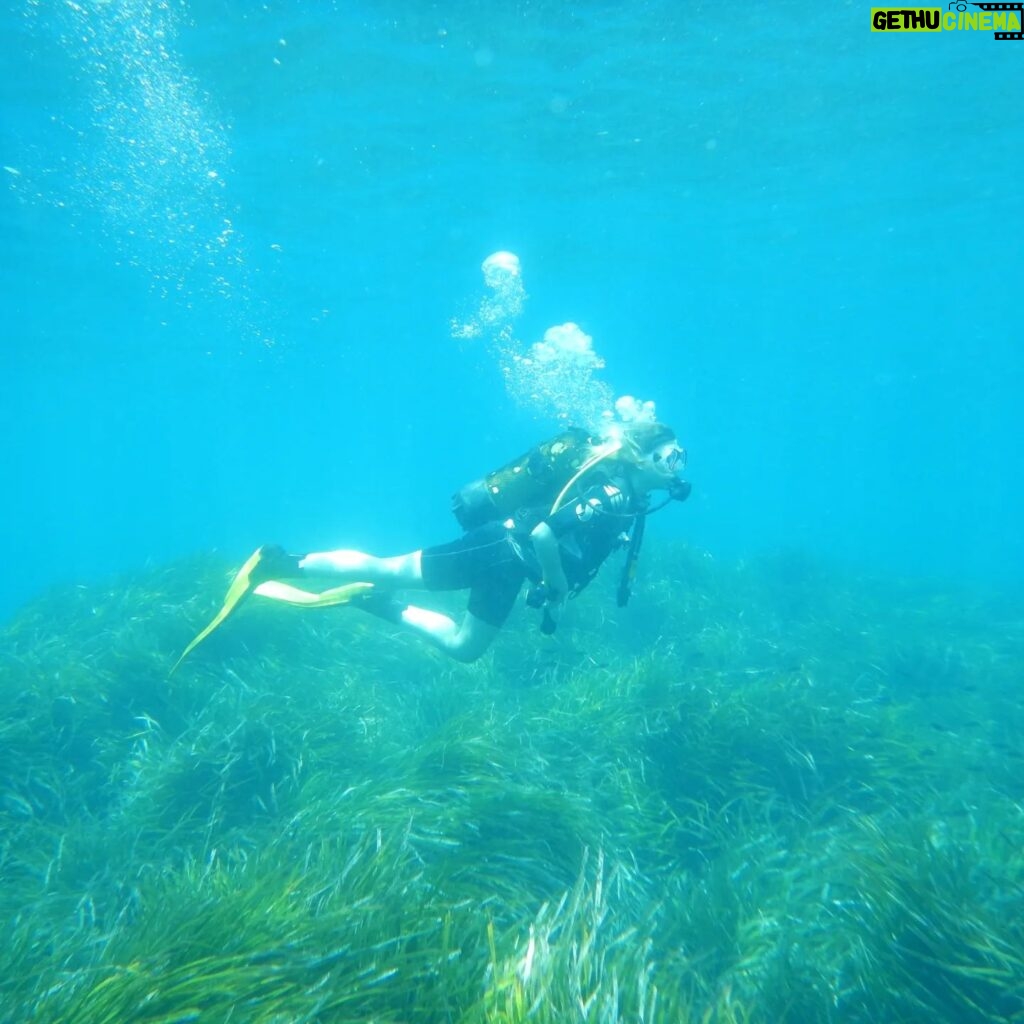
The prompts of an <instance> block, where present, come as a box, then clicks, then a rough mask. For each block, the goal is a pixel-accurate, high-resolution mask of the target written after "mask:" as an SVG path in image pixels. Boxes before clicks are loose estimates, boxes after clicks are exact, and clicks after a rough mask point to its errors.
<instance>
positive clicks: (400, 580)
mask: <svg viewBox="0 0 1024 1024" xmlns="http://www.w3.org/2000/svg"><path fill="white" fill-rule="evenodd" d="M421 556H422V552H421V551H412V552H410V553H409V554H407V555H393V556H391V557H388V558H377V557H376V556H375V555H368V554H366V553H364V552H362V551H350V550H347V549H343V550H340V551H315V552H313V553H312V554H308V555H303V556H301V557H300V558H299V560H298V569H299V572H300V574H301V575H302V576H303V577H306V576H319V577H325V578H329V579H332V580H337V581H339V582H341V583H373V584H375V585H377V586H383V587H396V588H397V587H420V586H422V585H423V571H422V569H421Z"/></svg>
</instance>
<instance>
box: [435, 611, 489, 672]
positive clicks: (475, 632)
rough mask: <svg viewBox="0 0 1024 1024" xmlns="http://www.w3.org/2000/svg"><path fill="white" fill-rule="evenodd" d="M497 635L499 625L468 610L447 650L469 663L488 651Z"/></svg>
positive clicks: (458, 659) (464, 662)
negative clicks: (479, 617)
mask: <svg viewBox="0 0 1024 1024" xmlns="http://www.w3.org/2000/svg"><path fill="white" fill-rule="evenodd" d="M497 635H498V627H497V626H492V625H491V624H490V623H489V622H484V621H483V620H482V619H478V618H477V617H476V616H475V615H472V614H471V613H469V612H467V613H466V617H465V618H464V619H463V620H462V625H461V626H460V627H459V631H458V633H457V634H456V635H455V638H454V640H453V641H452V642H451V643H450V644H449V645H448V646H447V651H448V653H449V654H450V655H451V656H452V657H453V658H454V659H455V660H456V661H461V662H463V664H467V665H468V664H469V663H470V662H474V661H476V660H477V659H478V658H480V657H481V656H482V655H483V654H485V653H486V651H487V649H488V648H489V647H490V646H491V644H492V643H493V642H494V638H495V637H496V636H497Z"/></svg>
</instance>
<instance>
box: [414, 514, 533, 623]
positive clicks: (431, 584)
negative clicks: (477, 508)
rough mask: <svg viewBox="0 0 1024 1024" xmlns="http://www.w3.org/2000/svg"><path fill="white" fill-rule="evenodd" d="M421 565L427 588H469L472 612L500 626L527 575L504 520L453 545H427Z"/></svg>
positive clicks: (479, 617) (471, 532) (474, 532)
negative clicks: (503, 524) (502, 522)
mask: <svg viewBox="0 0 1024 1024" xmlns="http://www.w3.org/2000/svg"><path fill="white" fill-rule="evenodd" d="M421 566H422V570H423V585H424V587H426V589H427V590H468V591H469V606H468V611H469V612H470V614H471V615H473V616H475V617H476V618H478V619H481V620H482V621H483V622H486V623H488V624H489V625H491V626H499V627H500V626H501V625H503V624H504V622H505V620H506V619H507V618H508V616H509V612H511V611H512V608H513V607H514V605H515V603H516V598H517V597H518V595H519V589H520V587H522V585H523V581H524V580H525V579H526V578H527V572H526V566H525V564H524V562H523V558H522V555H521V554H520V548H519V545H518V544H517V543H516V541H515V540H514V539H513V537H512V534H511V533H510V532H509V531H508V530H507V529H506V528H505V527H504V526H502V524H501V523H487V524H485V525H484V526H479V527H477V528H476V529H475V530H470V531H468V532H467V533H465V534H464V535H463V536H462V537H460V538H459V539H458V540H455V541H452V542H451V543H450V544H438V545H436V546H435V547H430V548H424V549H423V556H422V562H421Z"/></svg>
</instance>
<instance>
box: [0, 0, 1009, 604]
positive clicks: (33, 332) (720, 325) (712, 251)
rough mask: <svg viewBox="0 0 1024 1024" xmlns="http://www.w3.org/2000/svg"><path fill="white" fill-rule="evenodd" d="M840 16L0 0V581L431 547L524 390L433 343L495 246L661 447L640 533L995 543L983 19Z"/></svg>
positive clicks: (472, 290) (996, 406) (824, 547)
mask: <svg viewBox="0 0 1024 1024" xmlns="http://www.w3.org/2000/svg"><path fill="white" fill-rule="evenodd" d="M868 10H869V8H868V5H865V4H858V3H849V4H841V5H836V4H827V5H826V4H814V3H810V2H806V0H800V2H795V0H794V2H786V3H779V4H773V5H770V6H769V7H766V8H765V9H759V8H756V7H750V6H747V7H733V8H728V9H725V8H723V7H722V6H721V5H713V4H686V5H683V4H677V3H675V2H647V3H640V2H633V3H626V4H616V5H613V4H606V3H599V2H592V3H584V4H579V5H568V6H567V5H565V4H562V3H554V2H551V3H525V2H520V3H503V4H494V5H490V4H488V5H484V4H478V5H463V4H431V5H426V4H414V3H411V2H409V0H405V2H403V3H399V2H376V3H358V4H357V3H337V4H327V3H322V4H321V3H300V2H291V3H284V2H281V3H268V4H262V5H259V7H258V9H256V5H251V4H247V3H241V2H238V0H233V2H217V3H213V2H211V0H205V2H193V3H188V4H185V3H177V2H169V3H158V2H155V0H150V2H141V0H139V2H135V0H125V2H123V3H104V2H100V0H81V3H80V4H79V5H77V6H76V5H71V4H58V3H53V4H40V3H33V2H29V0H19V2H15V3H9V4H8V5H6V7H5V9H4V11H3V13H2V15H0V17H2V27H3V34H4V38H5V40H6V43H5V45H4V47H3V48H2V51H0V62H2V72H3V74H2V80H3V82H4V86H3V93H2V96H3V100H2V102H3V119H2V120H3V128H2V131H3V135H2V139H3V153H2V161H0V162H2V164H3V165H5V168H6V169H5V170H3V171H2V172H0V175H2V177H3V187H2V189H0V223H2V225H3V235H2V237H3V240H4V244H3V250H2V252H3V257H2V258H3V266H2V274H0V308H2V314H3V323H4V340H3V343H2V345H0V431H2V437H3V470H4V472H3V480H4V484H3V500H2V502H0V531H2V534H0V535H2V536H3V538H4V546H5V554H4V564H5V571H4V573H3V575H2V578H0V614H3V615H9V614H11V613H12V612H13V611H15V610H16V609H17V608H18V607H19V606H20V605H22V604H23V603H24V602H25V601H27V600H29V599H31V598H32V596H33V595H35V594H37V593H39V592H41V591H43V590H45V589H46V588H48V587H49V586H51V585H53V584H57V583H67V582H89V583H94V582H98V581H103V580H106V579H108V578H113V577H114V576H115V575H116V574H117V573H120V572H125V571H131V570H133V569H136V568H138V567H140V566H142V565H144V564H147V563H149V562H153V561H155V562H163V561H167V560H171V559H175V558H178V557H180V556H185V555H188V554H190V553H193V552H197V551H208V550H210V549H219V550H221V551H223V552H225V553H226V554H227V555H230V556H231V557H232V558H236V559H240V558H242V557H244V555H245V554H247V553H248V551H250V550H251V549H252V548H253V547H254V546H255V545H256V544H258V543H260V542H263V541H268V540H275V541H279V542H281V543H284V544H285V545H286V546H288V547H290V548H292V549H293V550H308V549H314V548H323V547H329V546H333V547H336V546H341V545H345V546H348V545H355V546H363V547H367V548H370V549H371V550H374V551H376V552H378V553H385V552H391V551H399V550H404V549H409V548H413V547H417V546H420V545H422V544H426V543H433V542H438V541H442V540H446V539H448V538H449V537H450V536H451V535H452V534H453V533H454V532H455V524H454V520H452V519H451V517H450V513H449V510H448V497H449V495H450V494H451V492H452V491H453V490H455V489H456V488H457V487H458V486H460V485H461V484H463V483H465V482H466V481H467V480H469V479H472V478H474V477H476V476H478V475H480V474H481V473H483V472H485V471H487V470H489V469H492V468H494V466H495V465H496V464H500V463H503V462H504V461H506V460H507V459H508V458H510V457H512V456H514V455H516V454H518V453H519V451H520V450H522V449H523V448H525V447H528V446H529V445H530V444H532V443H533V442H534V441H535V440H537V439H539V438H541V437H543V436H545V435H547V434H550V433H552V432H553V431H554V430H555V429H557V426H558V424H557V423H555V422H554V421H553V420H552V419H551V418H550V417H547V416H545V415H542V414H541V413H540V411H539V410H537V409H531V408H530V407H529V405H526V406H524V405H523V404H522V403H517V402H516V401H514V400H513V399H512V398H511V397H510V396H509V394H508V393H507V391H506V388H505V383H504V380H503V377H502V373H501V369H500V366H499V362H498V360H497V359H496V357H495V354H494V352H493V350H492V348H490V347H489V346H488V345H487V343H486V342H485V341H484V342H480V343H478V344H477V343H472V342H464V341H457V340H455V339H453V338H452V336H451V322H452V320H453V318H458V317H461V316H465V315H467V311H469V312H471V311H472V310H473V309H474V308H475V307H476V305H477V304H478V303H479V302H480V301H481V297H482V296H483V295H484V294H485V289H484V285H483V279H482V276H481V271H480V264H481V262H482V260H483V259H484V257H486V256H487V255H488V254H489V253H491V252H493V251H495V250H498V249H507V250H511V251H513V252H515V253H517V254H518V256H519V258H520V260H521V262H522V268H523V281H524V282H525V286H526V290H527V292H528V294H529V298H528V300H527V302H526V305H525V308H524V311H523V313H522V315H521V316H520V317H519V318H518V320H516V322H515V324H514V330H515V334H516V337H517V338H519V339H521V340H522V341H523V342H524V343H525V344H527V345H528V344H530V343H532V342H533V341H536V340H539V339H540V337H541V336H542V335H543V333H544V331H545V330H546V329H547V328H548V327H549V326H551V325H554V324H560V323H563V322H565V321H574V322H576V323H578V324H579V325H580V326H581V327H582V328H583V329H584V330H585V331H586V332H587V333H588V334H590V335H591V336H592V337H593V339H594V346H595V348H596V349H597V350H598V351H599V352H600V354H601V356H602V357H603V358H604V359H605V361H606V369H605V370H604V372H603V375H602V378H603V379H604V380H605V381H606V382H607V383H608V385H609V386H610V387H611V388H612V389H613V391H614V392H615V393H616V394H621V393H629V394H634V395H637V396H639V397H641V398H644V399H653V400H655V401H656V402H657V405H658V412H659V415H660V417H661V418H662V419H665V420H667V421H668V422H670V423H672V424H673V425H675V426H676V428H677V429H678V431H679V432H680V435H681V437H682V438H683V440H684V442H685V443H686V445H687V447H688V449H689V452H690V469H689V471H688V476H689V477H690V479H692V481H693V483H694V495H693V497H692V499H691V500H690V502H689V503H688V505H687V506H685V507H683V508H674V509H673V510H672V511H671V512H666V513H665V514H663V515H661V516H659V517H658V519H657V521H656V522H654V523H652V530H651V533H652V536H654V537H656V538H669V537H673V538H680V539H682V540H685V541H686V542H688V543H690V544H693V545H695V546H697V547H699V548H702V549H706V550H707V551H708V552H710V553H711V554H712V555H713V556H715V557H717V558H723V559H732V558H737V557H746V556H749V555H754V554H757V553H760V552H764V551H772V550H775V549H778V548H792V549H798V550H802V551H807V552H809V553H811V554H814V555H818V556H821V557H823V558H825V559H831V560H834V561H836V562H837V563H844V564H848V565H853V566H855V567H860V566H863V567H864V568H865V569H868V570H870V571H873V572H874V571H883V572H892V573H899V574H912V575H920V576H926V577H944V578H951V579H956V580H965V581H972V582H978V581H980V582H992V581H994V582H997V583H1006V582H1011V581H1015V580H1016V579H1018V578H1019V574H1020V569H1021V567H1022V565H1024V542H1022V539H1021V532H1020V529H1019V509H1020V507H1021V506H1022V498H1024V483H1022V480H1024V472H1022V470H1024V466H1022V456H1021V445H1020V437H1021V428H1022V426H1024V424H1022V422H1021V420H1022V414H1021V403H1020V397H1019V396H1020V394H1021V389H1022V386H1024V357H1022V354H1021V344H1020V342H1021V333H1020V330H1019V314H1018V311H1017V308H1016V305H1017V299H1018V296H1019V294H1020V287H1021V286H1020V281H1021V279H1022V269H1024V268H1022V266H1021V262H1022V261H1021V254H1022V247H1021V243H1020V241H1019V236H1020V228H1021V225H1022V223H1024V217H1022V214H1024V199H1022V194H1021V190H1020V188H1019V187H1017V186H1016V185H1015V180H1016V179H1017V178H1019V169H1020V167H1021V165H1022V158H1024V108H1022V106H1021V102H1020V96H1021V86H1022V85H1024V43H1013V42H1002V43H997V42H995V41H994V40H993V39H992V37H991V34H989V33H956V32H944V33H941V34H939V35H934V36H933V35H930V34H926V33H918V34H913V35H910V34H907V35H902V36H894V35H883V34H880V33H871V32H870V31H869V13H868Z"/></svg>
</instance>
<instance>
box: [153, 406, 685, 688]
mask: <svg viewBox="0 0 1024 1024" xmlns="http://www.w3.org/2000/svg"><path fill="white" fill-rule="evenodd" d="M685 465H686V452H685V450H684V449H683V448H682V447H681V446H680V444H679V443H678V441H677V439H676V436H675V432H674V431H673V430H672V429H671V428H670V427H667V426H665V425H664V424H661V423H655V422H630V423H625V424H616V425H614V426H613V427H612V429H611V430H610V431H609V433H608V434H606V435H605V436H603V437H593V436H590V435H589V434H588V433H587V432H586V431H585V430H581V429H578V428H573V429H570V430H568V431H566V432H564V433H562V434H560V435H558V436H557V437H555V438H552V439H551V440H549V441H546V442H544V443H543V444H540V445H538V446H537V447H536V448H534V449H532V450H531V451H529V452H527V453H526V454H525V455H523V456H521V457H520V458H518V459H516V460H515V461H513V462H511V463H509V464H508V465H506V466H503V467H502V468H500V469H498V470H495V471H494V472H493V473H491V474H489V475H488V476H487V477H485V478H484V479H482V480H478V481H475V482H474V483H471V484H469V485H467V486H466V487H463V488H462V489H461V490H460V491H458V492H456V494H455V495H454V496H453V498H452V511H453V512H454V514H455V516H456V518H457V519H458V521H459V524H460V525H461V526H462V528H463V530H464V533H463V535H462V536H461V537H460V538H459V539H458V540H455V541H452V542H450V543H448V544H441V545H437V546H434V547H427V548H423V549H421V550H418V551H413V552H410V553H408V554H403V555H393V556H389V557H377V556H375V555H369V554H365V553H364V552H362V551H353V550H348V549H341V550H337V551H321V552H312V553H309V554H304V555H292V554H288V553H287V552H286V551H284V549H283V548H280V547H277V546H275V545H265V546H263V547H261V548H259V549H258V550H257V551H256V552H254V553H253V555H252V556H251V557H250V558H249V560H248V561H247V562H246V563H245V565H244V566H243V567H242V569H241V570H240V571H239V573H238V574H237V576H236V577H235V579H234V581H233V582H232V584H231V587H230V588H229V590H228V594H227V597H226V598H225V601H224V606H223V607H222V608H221V609H220V611H219V612H218V614H217V615H216V616H215V617H214V619H213V621H211V622H210V624H209V625H208V626H207V627H206V628H205V629H204V630H203V631H202V632H201V633H200V634H199V635H198V636H197V637H196V638H195V639H194V640H193V641H192V642H191V643H190V644H189V645H188V647H186V648H185V651H184V653H183V654H182V655H181V657H180V658H179V659H178V662H177V663H176V664H175V666H174V667H175V669H176V668H177V667H178V665H179V664H181V661H182V660H183V659H184V658H185V657H186V656H187V655H188V654H189V653H190V652H191V651H192V650H193V649H194V648H195V647H196V646H197V645H198V644H199V643H200V642H202V641H203V640H204V639H205V638H206V637H207V636H209V635H210V633H212V632H213V630H214V629H216V628H217V627H218V626H220V624H221V623H222V622H223V621H224V620H225V619H226V618H227V617H228V615H230V614H231V612H232V611H234V609H235V608H236V607H237V606H238V604H239V603H240V602H241V601H242V600H243V599H244V598H247V597H248V596H250V595H252V594H255V595H258V596H261V597H265V598H269V599H271V600H277V601H284V602H287V603H289V604H296V605H301V606H305V607H327V606H331V605H338V604H352V605H353V606H355V607H358V608H361V609H362V610H364V611H366V612H369V613H370V614H372V615H375V616H377V617H378V618H381V619H384V620H386V621H388V622H391V623H394V624H396V625H400V626H402V627H404V628H406V629H408V630H411V631H412V632H413V633H416V634H418V635H419V636H421V637H423V638H424V639H426V640H427V641H429V642H430V643H432V644H433V645H434V646H435V647H437V648H439V649H440V650H442V651H444V652H445V653H446V654H448V655H450V656H451V657H453V658H455V659H456V660H458V661H463V662H471V661H475V660H476V659H477V658H479V657H480V656H481V655H482V654H483V653H484V652H485V651H486V650H487V648H488V647H489V646H490V645H491V642H492V641H493V640H494V638H495V637H496V636H497V634H498V631H499V630H500V629H501V627H502V626H503V625H504V623H505V620H506V619H507V618H508V616H509V613H510V612H511V611H512V608H513V607H514V605H515V602H516V599H517V597H518V595H519V592H520V590H521V589H522V586H523V584H524V583H526V582H529V583H530V588H529V591H528V594H527V604H528V605H530V606H531V607H533V608H539V609H541V610H542V612H543V618H542V623H541V628H542V630H543V631H544V632H545V633H552V632H554V630H555V628H556V627H557V624H558V620H559V617H560V615H561V613H562V610H563V608H564V605H565V602H566V600H567V599H568V598H570V597H576V596H577V595H578V594H579V593H580V592H581V591H582V590H583V589H584V588H585V587H586V586H587V584H588V583H590V581H591V580H592V579H593V578H594V577H595V576H596V575H597V572H598V570H599V569H600V568H601V565H602V564H603V563H604V561H605V559H606V558H607V557H608V556H609V555H610V554H611V553H612V552H613V551H615V550H617V549H619V548H622V547H624V546H625V547H626V548H627V549H628V550H627V557H626V564H625V567H624V569H623V574H622V578H621V581H620V584H619V589H618V596H617V600H618V603H619V605H620V606H622V605H624V604H625V603H626V602H627V601H628V599H629V591H630V585H631V582H632V579H633V574H634V572H635V568H636V559H637V556H638V554H639V550H640V544H641V542H642V539H643V530H644V525H645V523H646V518H647V516H648V515H650V514H651V513H652V512H656V511H658V510H659V509H661V508H664V507H665V505H667V504H668V503H669V502H671V501H673V500H675V501H684V500H685V499H686V498H687V497H688V496H689V493H690V485H689V483H687V482H685V481H684V480H682V479H680V477H679V475H678V474H679V473H680V472H681V471H682V470H683V468H684V467H685ZM658 491H662V492H665V497H664V498H663V500H661V501H660V502H659V503H658V504H657V505H655V506H653V507H652V492H658ZM316 582H318V583H319V584H320V585H321V586H322V585H324V584H331V586H329V588H328V589H326V590H307V589H303V587H300V586H298V585H297V584H299V583H301V584H303V585H304V586H309V584H310V583H316ZM402 590H427V591H446V590H447V591H450V590H468V591H469V602H468V605H467V608H466V611H465V613H464V615H463V616H462V619H461V621H459V622H456V621H454V620H453V619H451V618H450V617H449V616H447V615H444V614H442V613H441V612H437V611H432V610H430V609H428V608H421V607H419V606H418V605H413V604H409V603H407V602H405V601H403V600H399V599H398V598H397V597H396V596H395V592H396V591H402ZM172 671H173V669H172Z"/></svg>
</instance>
